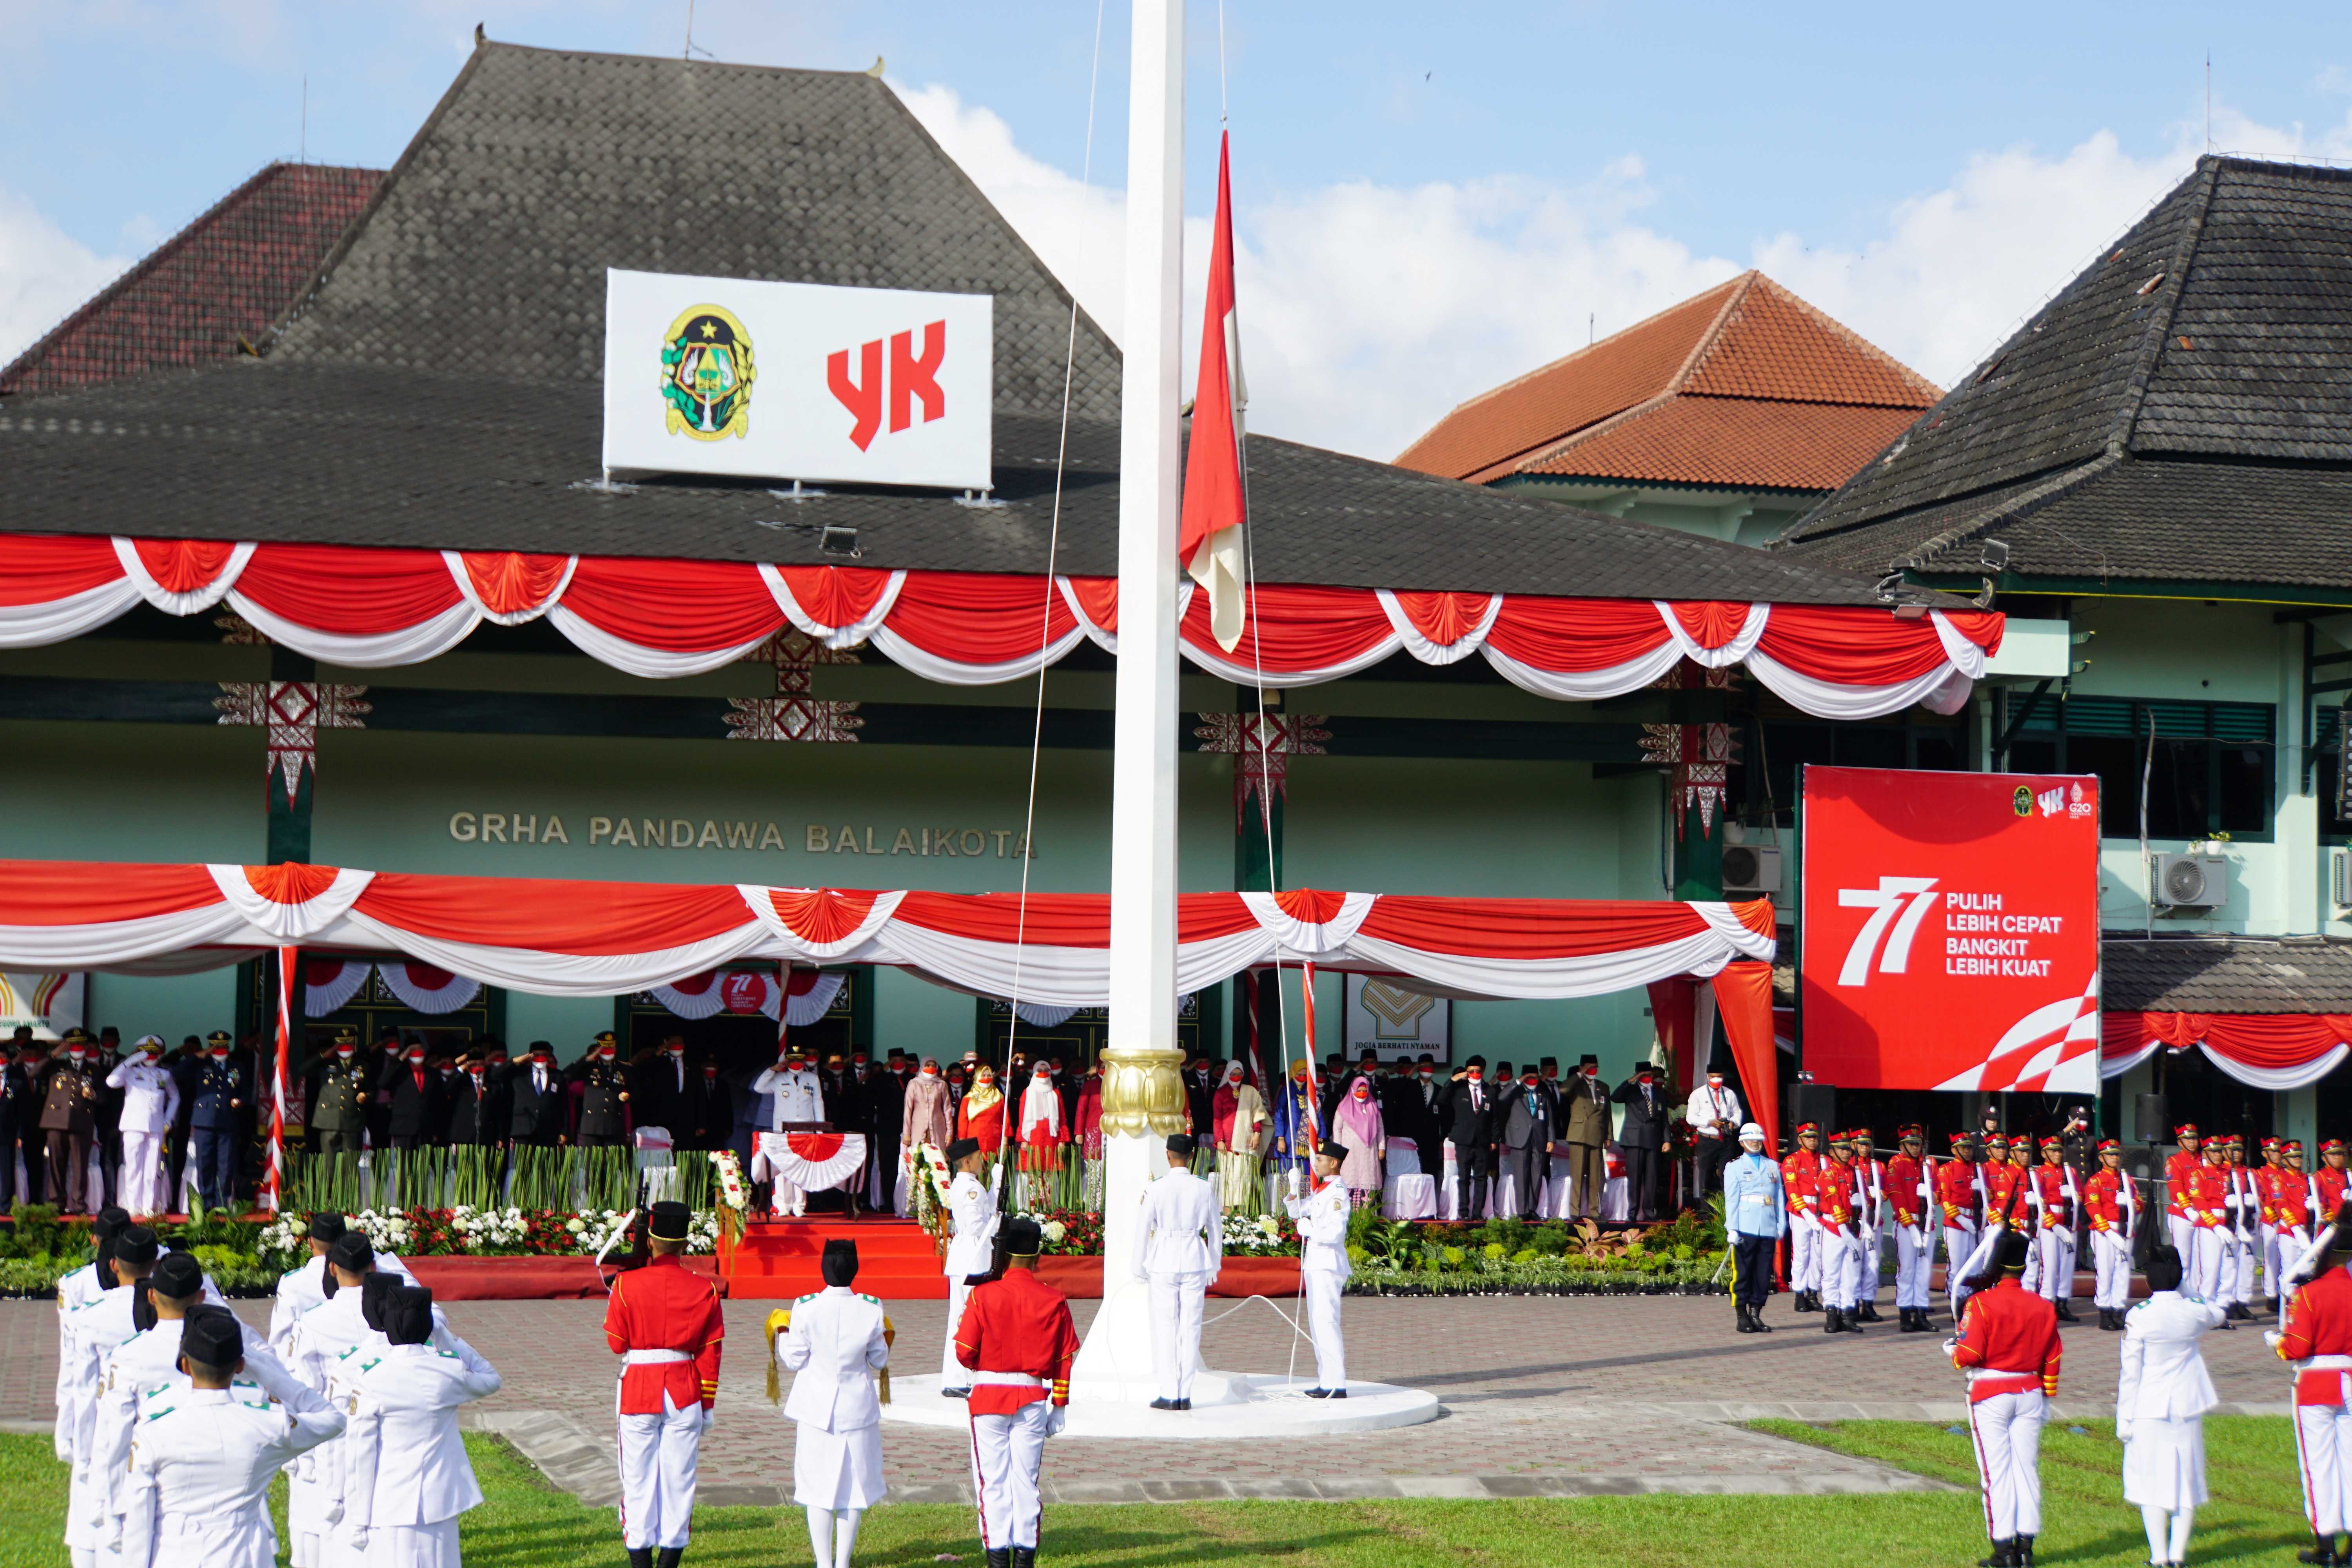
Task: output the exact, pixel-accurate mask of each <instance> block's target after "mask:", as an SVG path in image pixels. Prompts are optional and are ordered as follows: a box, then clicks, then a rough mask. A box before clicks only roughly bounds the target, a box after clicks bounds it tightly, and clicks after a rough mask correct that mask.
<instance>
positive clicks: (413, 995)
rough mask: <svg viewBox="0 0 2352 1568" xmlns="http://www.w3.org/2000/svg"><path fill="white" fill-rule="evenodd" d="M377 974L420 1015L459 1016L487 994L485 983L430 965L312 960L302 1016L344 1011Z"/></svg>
mask: <svg viewBox="0 0 2352 1568" xmlns="http://www.w3.org/2000/svg"><path fill="white" fill-rule="evenodd" d="M371 970H373V971H374V972H375V973H377V974H378V975H380V976H381V977H382V978H383V988H384V989H385V990H387V991H389V992H391V993H392V994H393V995H394V996H395V997H398V998H399V999H400V1001H401V1003H402V1005H404V1006H406V1007H408V1008H410V1009H411V1010H412V1011H415V1012H418V1013H432V1014H441V1013H454V1012H456V1011H457V1009H458V1008H460V1007H470V1006H472V1005H474V998H476V997H477V996H479V995H480V994H482V983H481V982H480V981H478V980H472V979H468V978H467V977H466V976H465V975H463V974H452V973H449V972H448V971H447V970H446V969H436V968H435V967H434V966H433V965H431V964H429V963H402V962H399V961H388V962H386V963H371V962H370V961H368V960H367V959H363V958H312V959H310V960H308V961H306V962H305V963H304V964H303V966H302V1016H304V1017H306V1018H323V1017H326V1016H328V1015H329V1014H331V1013H334V1012H337V1011H339V1010H340V1009H341V1007H342V1006H343V1005H344V1004H345V1003H347V1002H349V1001H350V1000H351V999H352V997H354V996H356V995H358V994H360V987H361V986H362V985H365V984H367V978H368V973H369V972H370V971H371Z"/></svg>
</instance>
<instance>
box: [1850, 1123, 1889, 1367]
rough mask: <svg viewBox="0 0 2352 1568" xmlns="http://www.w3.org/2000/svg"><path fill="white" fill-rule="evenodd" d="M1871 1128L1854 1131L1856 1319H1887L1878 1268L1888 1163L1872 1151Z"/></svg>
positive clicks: (1882, 1249) (1883, 1240) (1883, 1244)
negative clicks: (1882, 1309)
mask: <svg viewBox="0 0 2352 1568" xmlns="http://www.w3.org/2000/svg"><path fill="white" fill-rule="evenodd" d="M1873 1148H1874V1144H1873V1140H1872V1135H1871V1131H1870V1129H1869V1128H1867V1127H1857V1128H1855V1129H1854V1130H1853V1219H1854V1230H1855V1239H1856V1241H1857V1242H1858V1244H1859V1246H1860V1249H1861V1250H1860V1254H1859V1256H1860V1258H1861V1264H1860V1267H1859V1268H1857V1269H1856V1270H1855V1273H1854V1286H1853V1301H1854V1321H1856V1322H1858V1323H1878V1322H1884V1321H1885V1319H1883V1318H1881V1317H1880V1316H1879V1315H1878V1269H1879V1264H1880V1261H1881V1259H1882V1258H1884V1257H1885V1250H1886V1162H1885V1161H1884V1160H1881V1159H1879V1158H1878V1157H1877V1156H1876V1154H1875V1153H1874V1152H1873Z"/></svg>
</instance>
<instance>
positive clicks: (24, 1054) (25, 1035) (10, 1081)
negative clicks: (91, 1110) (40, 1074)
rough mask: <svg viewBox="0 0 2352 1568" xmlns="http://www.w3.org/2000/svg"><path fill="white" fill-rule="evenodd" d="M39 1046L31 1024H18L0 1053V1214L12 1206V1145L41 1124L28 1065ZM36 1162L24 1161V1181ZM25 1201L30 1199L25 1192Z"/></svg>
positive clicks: (27, 1201) (14, 1204)
mask: <svg viewBox="0 0 2352 1568" xmlns="http://www.w3.org/2000/svg"><path fill="white" fill-rule="evenodd" d="M38 1049H39V1047H37V1045H36V1044H35V1042H34V1039H33V1031H32V1027H31V1026H29V1025H23V1024H20V1025H18V1026H16V1038H15V1039H14V1040H11V1041H10V1042H9V1043H8V1054H7V1055H6V1056H5V1057H0V1214H8V1213H10V1212H12V1211H13V1210H14V1209H15V1208H16V1146H17V1145H18V1144H19V1143H21V1142H24V1138H25V1131H26V1129H27V1128H36V1127H38V1126H39V1125H40V1124H41V1107H40V1103H39V1101H37V1100H35V1099H34V1098H33V1074H32V1070H31V1069H32V1068H33V1067H34V1066H35V1065H36V1064H37V1062H38V1061H39V1058H38V1057H37V1055H35V1052H37V1050H38ZM35 1169H37V1164H36V1163H35V1162H33V1161H27V1162H26V1184H27V1185H29V1184H31V1176H32V1173H33V1171H34V1170H35ZM25 1201H26V1203H30V1202H32V1201H33V1194H30V1193H26V1194H25Z"/></svg>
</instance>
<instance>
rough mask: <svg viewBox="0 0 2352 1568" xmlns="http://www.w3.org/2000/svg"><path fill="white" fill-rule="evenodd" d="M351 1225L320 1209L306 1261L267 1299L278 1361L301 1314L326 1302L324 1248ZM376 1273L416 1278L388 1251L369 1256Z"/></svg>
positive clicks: (412, 1281)
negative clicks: (308, 1258)
mask: <svg viewBox="0 0 2352 1568" xmlns="http://www.w3.org/2000/svg"><path fill="white" fill-rule="evenodd" d="M350 1228H351V1226H350V1225H349V1223H348V1222H346V1221H345V1220H344V1218H343V1216H342V1215H339V1214H332V1213H329V1212H327V1211H324V1210H321V1211H320V1212H319V1213H317V1214H314V1215H311V1216H310V1237H309V1240H310V1261H309V1262H307V1263H305V1264H303V1265H302V1266H301V1267H300V1268H293V1269H289V1270H288V1271H287V1272H286V1273H284V1274H282V1275H280V1276H279V1277H278V1289H277V1290H276V1291H274V1292H273V1293H272V1294H271V1296H270V1299H269V1348H270V1350H271V1351H273V1352H276V1354H277V1355H278V1358H279V1359H280V1360H284V1359H286V1358H288V1357H289V1356H290V1355H291V1354H292V1353H293V1348H294V1325H295V1324H297V1323H299V1322H300V1321H302V1314H303V1313H305V1312H307V1311H309V1310H310V1309H311V1308H313V1307H315V1306H317V1305H318V1304H319V1303H320V1302H321V1301H324V1300H326V1299H327V1248H329V1247H332V1246H334V1245H335V1243H336V1242H338V1241H341V1239H342V1237H343V1232H345V1231H346V1230H349V1229H350ZM373 1258H374V1267H375V1268H376V1271H377V1272H379V1273H385V1274H397V1275H399V1276H400V1277H401V1279H404V1280H406V1281H407V1282H408V1283H410V1284H411V1285H414V1284H415V1283H416V1276H415V1275H414V1274H411V1273H410V1272H409V1271H408V1265H407V1264H405V1263H403V1262H402V1261H401V1260H400V1259H399V1258H395V1257H394V1256H393V1255H392V1254H391V1253H389V1252H378V1253H374V1254H373Z"/></svg>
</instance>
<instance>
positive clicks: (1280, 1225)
mask: <svg viewBox="0 0 2352 1568" xmlns="http://www.w3.org/2000/svg"><path fill="white" fill-rule="evenodd" d="M1223 1242H1224V1251H1225V1256H1226V1257H1228V1258H1295V1257H1297V1255H1298V1228H1297V1226H1294V1225H1292V1224H1291V1223H1290V1222H1289V1221H1287V1220H1285V1219H1282V1218H1280V1217H1278V1216H1276V1215H1270V1214H1262V1215H1244V1214H1228V1215H1225V1223H1224V1234H1223Z"/></svg>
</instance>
